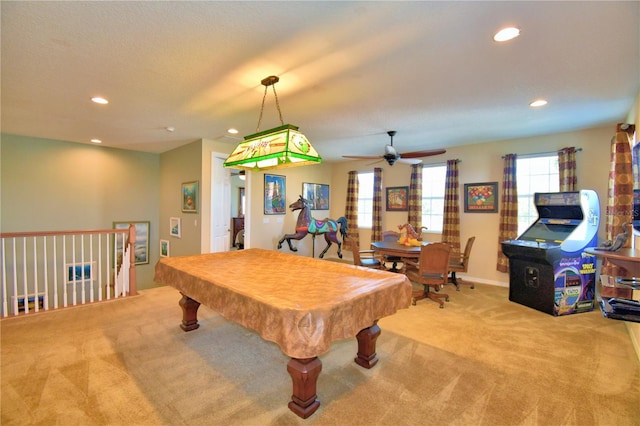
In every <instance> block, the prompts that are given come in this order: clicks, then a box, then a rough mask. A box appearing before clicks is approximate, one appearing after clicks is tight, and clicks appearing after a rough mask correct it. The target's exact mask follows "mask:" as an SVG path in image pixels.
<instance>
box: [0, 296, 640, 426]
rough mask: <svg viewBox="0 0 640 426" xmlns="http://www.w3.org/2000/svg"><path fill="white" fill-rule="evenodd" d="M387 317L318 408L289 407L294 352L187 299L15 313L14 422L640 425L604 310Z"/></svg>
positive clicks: (342, 360) (9, 411)
mask: <svg viewBox="0 0 640 426" xmlns="http://www.w3.org/2000/svg"><path fill="white" fill-rule="evenodd" d="M447 291H448V292H449V294H450V295H451V302H449V303H447V305H446V308H445V309H439V308H438V307H437V305H436V304H435V303H433V302H430V301H428V300H422V301H419V302H418V305H417V306H412V307H411V308H409V309H405V310H402V311H400V312H399V313H397V314H396V315H394V316H392V317H388V318H384V319H382V320H381V321H380V326H381V328H382V334H381V336H380V338H379V339H378V356H379V358H380V362H379V363H378V365H377V366H375V367H374V368H373V369H371V370H366V369H363V368H361V367H359V366H357V365H356V364H355V363H354V362H353V358H354V356H355V353H356V350H357V343H356V340H355V338H354V339H348V340H345V341H341V342H337V343H335V344H334V345H333V347H332V350H331V351H330V352H329V353H327V354H324V355H323V356H322V357H321V360H322V362H323V371H322V373H321V374H320V377H319V379H318V396H319V399H320V401H321V406H320V408H319V410H318V411H317V412H316V413H315V414H314V415H313V416H311V417H310V418H309V419H307V420H302V419H300V418H298V417H297V416H296V415H294V414H293V413H292V412H290V411H289V409H288V408H287V403H288V401H289V398H290V395H291V379H290V377H289V375H288V373H287V372H286V363H287V361H288V358H287V357H286V356H284V355H283V354H282V353H281V352H280V350H279V348H278V347H277V346H276V345H275V344H272V343H269V342H265V341H263V340H262V339H261V338H260V337H259V336H258V335H256V334H255V333H253V332H252V331H250V330H246V329H244V328H242V327H240V326H238V325H236V324H234V323H230V322H228V321H226V320H224V319H223V318H221V317H220V316H219V315H217V314H216V313H215V312H213V311H211V310H209V309H207V308H206V307H201V308H200V311H199V314H200V315H199V318H200V324H201V327H200V329H198V330H196V331H193V332H190V333H184V332H183V331H182V330H180V328H179V326H178V325H179V323H180V320H181V310H180V308H179V306H178V300H179V295H178V293H177V292H176V291H175V290H174V289H172V288H168V287H162V288H157V289H153V290H146V291H143V292H141V294H140V295H139V296H136V297H132V298H128V299H123V300H118V301H113V302H108V303H104V304H101V305H93V306H83V307H77V308H72V309H67V310H61V311H57V312H47V313H39V314H35V315H34V314H32V315H29V316H28V317H20V318H13V319H11V318H10V319H4V320H2V321H1V322H0V326H1V331H2V340H1V343H2V371H1V372H2V378H1V385H2V386H1V396H2V405H1V408H2V415H1V418H0V420H1V423H2V425H7V426H8V425H54V424H57V425H297V424H307V425H347V424H349V425H430V424H433V425H580V426H584V425H616V426H622V425H640V363H639V362H638V359H637V356H636V354H635V353H634V351H633V348H632V344H631V341H630V339H629V336H628V333H627V331H626V328H625V326H624V323H622V322H619V321H613V320H607V319H604V318H602V316H601V314H600V313H599V312H592V313H585V314H577V315H570V316H566V317H557V318H555V317H552V316H550V315H547V314H544V313H541V312H538V311H535V310H533V309H530V308H527V307H525V306H522V305H518V304H515V303H512V302H509V301H508V290H507V289H505V288H499V287H493V286H486V285H476V288H475V289H474V290H472V289H470V288H468V287H463V288H462V290H461V291H459V292H456V291H455V289H454V288H453V287H450V288H448V289H447Z"/></svg>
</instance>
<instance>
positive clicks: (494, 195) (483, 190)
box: [463, 182, 498, 213]
mask: <svg viewBox="0 0 640 426" xmlns="http://www.w3.org/2000/svg"><path fill="white" fill-rule="evenodd" d="M463 196H464V212H465V213H496V212H497V211H498V182H480V183H465V184H464V195H463Z"/></svg>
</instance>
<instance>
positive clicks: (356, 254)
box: [346, 239, 387, 271]
mask: <svg viewBox="0 0 640 426" xmlns="http://www.w3.org/2000/svg"><path fill="white" fill-rule="evenodd" d="M346 242H347V244H348V245H349V248H351V252H352V253H353V264H354V265H356V266H364V267H367V268H373V269H382V270H385V271H386V270H387V268H385V266H384V263H383V259H382V258H380V257H379V256H376V255H374V253H375V251H374V250H360V247H358V244H356V242H355V240H352V239H347V240H346Z"/></svg>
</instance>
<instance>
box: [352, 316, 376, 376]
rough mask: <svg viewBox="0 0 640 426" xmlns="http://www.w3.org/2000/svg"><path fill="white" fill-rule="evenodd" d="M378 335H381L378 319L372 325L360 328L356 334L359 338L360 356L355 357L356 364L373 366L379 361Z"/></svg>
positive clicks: (366, 366) (365, 366)
mask: <svg viewBox="0 0 640 426" xmlns="http://www.w3.org/2000/svg"><path fill="white" fill-rule="evenodd" d="M378 336H380V327H379V326H378V320H375V321H374V322H373V325H372V326H371V327H367V328H365V329H362V330H360V332H359V333H358V334H357V335H356V339H358V356H357V357H356V358H355V359H354V361H355V362H356V364H358V365H359V366H361V367H364V368H371V367H373V366H374V365H376V364H377V363H378V354H377V353H376V340H377V339H378Z"/></svg>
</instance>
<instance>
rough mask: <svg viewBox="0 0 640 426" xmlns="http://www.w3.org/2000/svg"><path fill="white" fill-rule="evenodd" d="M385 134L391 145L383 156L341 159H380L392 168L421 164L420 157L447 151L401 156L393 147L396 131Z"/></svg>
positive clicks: (436, 150) (347, 156) (385, 149)
mask: <svg viewBox="0 0 640 426" xmlns="http://www.w3.org/2000/svg"><path fill="white" fill-rule="evenodd" d="M387 134H388V135H389V137H390V138H391V143H390V144H389V145H387V146H385V147H384V155H373V156H369V155H343V156H342V157H343V158H356V159H378V158H379V159H381V160H380V161H382V160H386V162H387V163H389V165H390V166H393V165H394V164H395V163H396V161H397V162H400V163H407V164H418V163H421V162H422V160H420V158H422V157H429V156H431V155H440V154H444V153H445V152H447V150H445V149H432V150H428V151H413V152H405V153H403V154H401V153H399V152H398V151H396V149H395V148H394V147H393V137H394V136H395V134H396V131H395V130H389V131H388V132H387Z"/></svg>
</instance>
